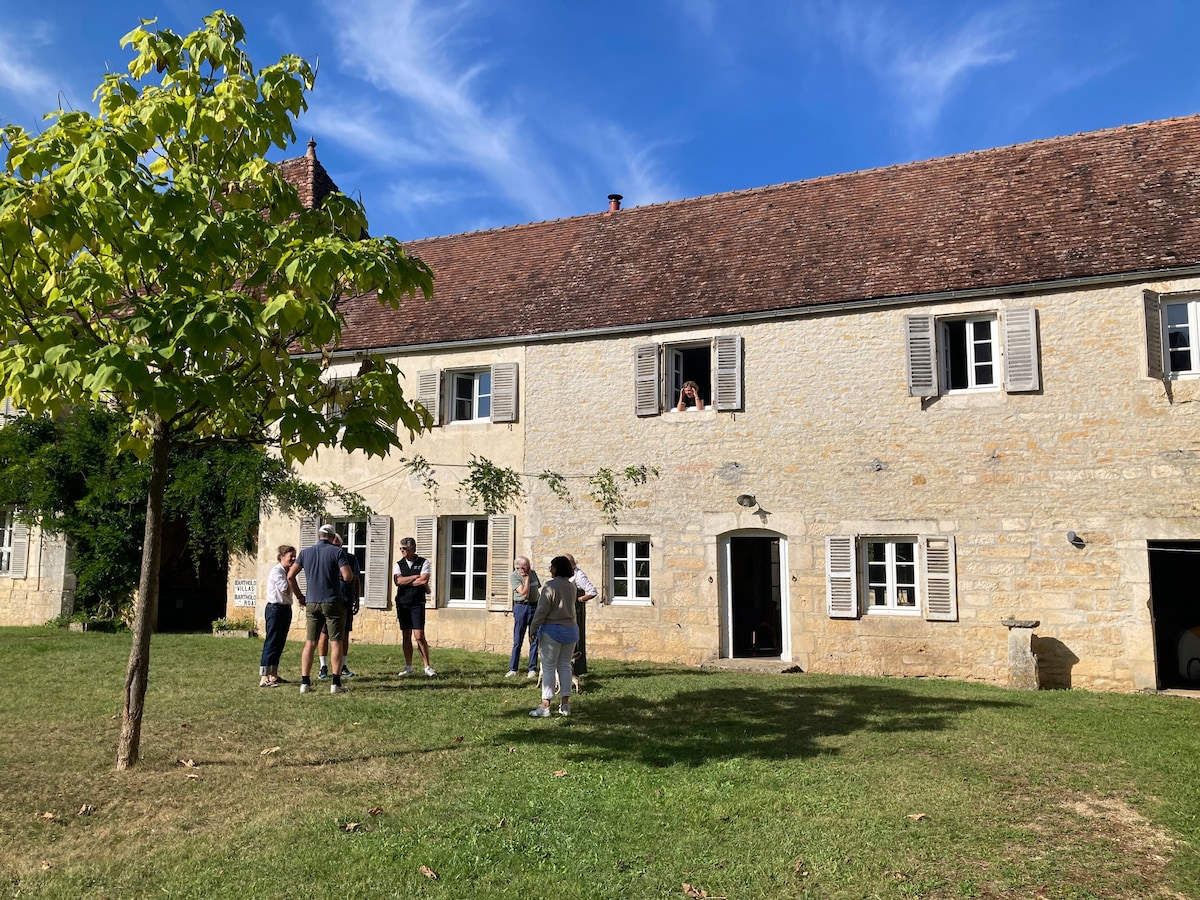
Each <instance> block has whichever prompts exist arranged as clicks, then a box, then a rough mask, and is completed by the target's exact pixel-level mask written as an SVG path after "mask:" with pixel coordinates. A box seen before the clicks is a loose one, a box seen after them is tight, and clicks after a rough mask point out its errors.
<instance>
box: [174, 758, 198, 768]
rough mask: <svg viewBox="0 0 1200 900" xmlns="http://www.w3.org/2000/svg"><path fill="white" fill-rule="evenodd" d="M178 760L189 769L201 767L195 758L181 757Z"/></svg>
mask: <svg viewBox="0 0 1200 900" xmlns="http://www.w3.org/2000/svg"><path fill="white" fill-rule="evenodd" d="M177 762H178V763H179V764H180V765H181V766H187V767H188V768H189V769H196V768H199V767H198V766H197V765H196V761H195V760H194V759H180V760H177Z"/></svg>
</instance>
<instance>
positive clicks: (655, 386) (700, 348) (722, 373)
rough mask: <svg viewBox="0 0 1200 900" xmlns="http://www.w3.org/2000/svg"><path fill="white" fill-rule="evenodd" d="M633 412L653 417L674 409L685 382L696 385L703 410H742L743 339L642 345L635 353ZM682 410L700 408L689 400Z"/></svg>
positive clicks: (731, 336) (724, 337)
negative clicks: (702, 402) (702, 403)
mask: <svg viewBox="0 0 1200 900" xmlns="http://www.w3.org/2000/svg"><path fill="white" fill-rule="evenodd" d="M633 354H634V360H633V367H634V398H635V399H634V409H635V411H636V413H637V415H639V416H657V415H659V414H661V413H662V412H663V411H664V410H668V411H671V410H675V409H677V408H678V405H679V402H680V398H681V391H682V390H683V386H684V384H685V383H687V382H689V381H691V382H695V383H696V385H697V386H698V387H699V397H700V399H701V400H703V401H704V406H705V408H706V409H707V408H710V407H711V408H712V409H715V410H717V411H718V412H733V411H737V410H740V409H742V404H743V396H742V391H743V378H742V358H743V355H744V354H743V341H742V337H741V335H737V334H726V335H719V336H718V337H715V338H712V339H711V340H707V341H702V342H696V343H692V342H680V343H678V344H641V345H639V346H637V347H634V349H633ZM684 405H685V408H691V409H694V408H698V404H694V403H693V402H692V400H691V398H690V397H688V398H686V400H685V402H684Z"/></svg>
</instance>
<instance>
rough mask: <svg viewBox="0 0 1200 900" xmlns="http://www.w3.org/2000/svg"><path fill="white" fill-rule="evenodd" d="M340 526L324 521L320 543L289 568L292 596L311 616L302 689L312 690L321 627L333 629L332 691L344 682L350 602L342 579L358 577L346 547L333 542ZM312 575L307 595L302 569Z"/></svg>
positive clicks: (339, 690)
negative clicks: (344, 643)
mask: <svg viewBox="0 0 1200 900" xmlns="http://www.w3.org/2000/svg"><path fill="white" fill-rule="evenodd" d="M336 536H337V530H336V529H335V528H334V527H333V526H332V525H322V526H321V528H320V530H319V531H318V532H317V543H315V544H314V545H313V546H311V547H305V548H304V549H303V550H301V551H300V555H299V556H297V557H296V561H295V562H294V563H292V567H291V568H290V569H289V570H288V584H290V585H291V587H292V596H294V597H295V598H296V599H297V600H298V601H299V603H300V608H301V609H303V610H304V612H305V615H306V617H307V632H306V634H305V637H306V640H305V642H304V650H303V651H302V652H301V654H300V693H302V694H307V693H308V692H309V691H311V690H312V682H311V680H310V679H309V673H310V672H311V671H312V662H313V656H314V655H315V653H316V650H317V640H318V639H319V638H320V637H321V629H323V628H324V629H325V630H327V631H328V633H329V653H330V662H332V663H333V671H334V672H335V673H336V674H335V675H334V676H333V684H332V686H330V688H329V693H331V694H340V693H342V692H343V691H345V690H346V689H345V687H343V686H342V676H341V671H342V637H343V634H344V631H345V626H346V602H345V600H344V598H343V595H342V583H343V582H349V581H350V580H352V579H353V578H354V571H353V570H352V569H351V568H350V559H349V557H348V556H347V555H346V551H345V550H344V549H343V548H341V547H338V546H337V545H335V544H334V543H333V539H334V538H335V537H336ZM301 571H303V572H304V573H305V577H306V578H307V579H308V593H307V596H306V595H305V594H304V593H303V592H302V591H301V590H300V584H299V582H298V581H297V580H296V579H297V576H299V574H300V572H301Z"/></svg>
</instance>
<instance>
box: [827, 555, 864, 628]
mask: <svg viewBox="0 0 1200 900" xmlns="http://www.w3.org/2000/svg"><path fill="white" fill-rule="evenodd" d="M856 543H857V539H856V538H855V537H854V535H846V534H835V535H829V536H828V537H826V538H825V581H826V586H827V595H826V601H827V606H828V612H829V617H830V618H831V619H857V618H858V571H857V569H858V567H857V564H856V561H855V558H854V549H855V544H856Z"/></svg>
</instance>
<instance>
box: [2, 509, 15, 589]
mask: <svg viewBox="0 0 1200 900" xmlns="http://www.w3.org/2000/svg"><path fill="white" fill-rule="evenodd" d="M12 552H13V512H12V510H11V509H0V575H7V574H8V573H9V572H10V571H12Z"/></svg>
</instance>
